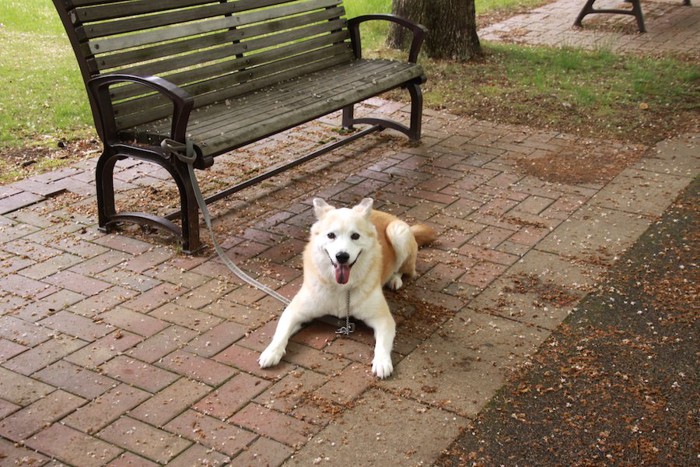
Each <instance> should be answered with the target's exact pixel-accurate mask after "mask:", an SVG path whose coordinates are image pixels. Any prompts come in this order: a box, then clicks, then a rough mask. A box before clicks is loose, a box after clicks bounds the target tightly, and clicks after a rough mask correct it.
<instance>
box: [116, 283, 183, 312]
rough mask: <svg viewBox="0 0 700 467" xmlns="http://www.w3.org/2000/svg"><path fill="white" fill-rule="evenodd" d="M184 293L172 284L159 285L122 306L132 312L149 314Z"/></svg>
mask: <svg viewBox="0 0 700 467" xmlns="http://www.w3.org/2000/svg"><path fill="white" fill-rule="evenodd" d="M184 292H185V290H183V289H181V288H178V287H176V286H174V285H172V284H160V285H157V286H155V287H153V288H151V289H149V290H147V291H146V292H144V293H142V294H140V295H137V296H136V297H134V298H132V299H130V300H128V301H126V302H124V304H123V305H124V306H125V307H127V308H130V309H132V310H134V311H140V312H149V311H151V310H155V309H156V308H158V307H160V306H162V305H163V304H166V303H169V302H172V301H173V300H175V298H176V297H178V296H179V295H182V294H183V293H184Z"/></svg>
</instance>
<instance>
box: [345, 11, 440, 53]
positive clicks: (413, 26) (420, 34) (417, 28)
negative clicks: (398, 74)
mask: <svg viewBox="0 0 700 467" xmlns="http://www.w3.org/2000/svg"><path fill="white" fill-rule="evenodd" d="M373 20H382V21H390V22H392V23H396V24H399V25H401V26H403V27H405V28H407V29H409V30H410V31H411V32H412V33H413V40H412V41H411V48H410V49H409V52H408V61H409V62H411V63H416V62H417V61H418V53H419V52H420V48H421V46H422V45H423V40H425V35H426V34H427V32H428V29H427V28H426V27H425V26H423V25H420V24H417V23H414V22H413V21H410V20H407V19H406V18H402V17H400V16H396V15H390V14H374V15H362V16H356V17H354V18H350V19H349V20H348V30H349V31H350V39H351V40H352V50H353V52H354V53H355V57H357V58H361V57H362V42H361V40H360V24H361V23H363V22H365V21H373Z"/></svg>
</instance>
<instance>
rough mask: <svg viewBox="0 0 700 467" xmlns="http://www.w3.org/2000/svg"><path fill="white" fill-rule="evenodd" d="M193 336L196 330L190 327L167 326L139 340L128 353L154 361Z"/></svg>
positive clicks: (150, 361) (181, 345)
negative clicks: (141, 340)
mask: <svg viewBox="0 0 700 467" xmlns="http://www.w3.org/2000/svg"><path fill="white" fill-rule="evenodd" d="M195 336H197V332H196V331H193V330H192V329H187V328H183V327H180V326H175V325H173V326H169V327H167V328H165V329H163V330H162V331H161V332H159V333H158V334H155V335H153V336H151V337H149V338H148V339H145V340H143V342H140V343H139V344H138V345H136V346H135V347H134V348H133V349H132V350H130V351H129V352H128V354H129V356H131V357H134V358H137V359H139V360H142V361H144V362H148V363H154V362H156V361H157V360H160V359H161V358H163V357H165V356H166V355H168V354H169V353H171V352H173V351H175V350H177V349H180V348H183V347H184V346H185V345H186V344H187V343H188V342H189V341H190V340H192V339H193V338H194V337H195Z"/></svg>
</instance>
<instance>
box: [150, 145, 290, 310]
mask: <svg viewBox="0 0 700 467" xmlns="http://www.w3.org/2000/svg"><path fill="white" fill-rule="evenodd" d="M160 146H161V148H163V150H165V153H166V156H167V157H170V156H171V155H173V154H174V155H175V156H176V157H177V158H178V160H180V161H181V162H184V163H185V164H186V165H187V170H188V172H189V174H190V179H191V180H192V189H193V191H194V197H195V199H196V200H197V205H199V210H200V211H202V217H203V218H204V223H205V224H206V225H207V230H209V236H210V237H211V242H212V244H213V245H214V250H215V251H216V253H217V254H218V255H219V258H221V261H223V262H224V264H225V265H226V266H227V267H228V268H229V269H230V270H231V272H233V273H234V274H235V275H236V276H237V277H238V278H239V279H241V280H242V281H243V282H245V283H247V284H248V285H251V286H253V287H255V288H256V289H258V290H261V291H263V292H265V293H266V294H267V295H269V296H271V297H273V298H276V299H277V300H279V301H280V302H282V303H284V304H285V305H289V300H288V299H287V298H286V297H283V296H282V295H280V294H279V293H277V292H276V291H274V290H272V289H271V288H270V287H268V286H266V285H265V284H263V283H261V282H259V281H257V280H256V279H254V278H252V277H250V276H249V275H248V274H246V273H245V271H243V270H242V269H241V268H239V267H238V266H237V265H236V263H234V262H233V261H231V258H229V257H228V256H226V254H225V253H224V250H223V249H222V248H221V246H220V245H219V242H217V241H216V236H215V235H214V229H213V228H212V225H211V216H210V215H209V209H207V203H206V202H205V201H204V197H203V196H202V192H201V190H200V189H199V183H197V177H196V175H195V173H194V161H195V160H196V159H197V153H196V151H195V150H194V146H193V144H192V141H190V140H189V139H187V140H186V142H185V143H184V144H183V143H180V142H178V141H175V140H172V139H168V138H166V139H164V140H163V141H162V142H161V143H160Z"/></svg>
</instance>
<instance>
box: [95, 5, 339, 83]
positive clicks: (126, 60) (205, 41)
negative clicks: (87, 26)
mask: <svg viewBox="0 0 700 467" xmlns="http://www.w3.org/2000/svg"><path fill="white" fill-rule="evenodd" d="M343 13H344V12H343V9H342V8H339V7H334V8H328V9H325V10H321V11H317V12H312V13H309V14H308V15H307V17H291V18H288V19H287V20H285V22H284V27H285V28H287V29H291V28H296V27H301V26H304V25H306V24H312V23H314V22H316V21H318V22H320V21H329V20H332V19H334V18H339V17H340V16H341V15H342V14H343ZM269 28H270V25H269V24H268V23H263V24H258V25H252V26H248V27H245V28H236V29H231V30H227V31H224V32H219V33H214V34H207V35H201V36H194V37H192V38H190V39H185V40H181V41H177V42H168V43H164V44H158V45H152V46H149V47H143V48H138V49H132V50H127V51H125V52H117V53H111V54H100V55H99V56H98V57H96V67H97V69H99V70H102V71H103V72H105V71H107V72H118V71H119V70H120V69H121V67H125V66H128V65H134V64H137V63H140V62H144V61H147V60H148V59H149V58H150V57H169V56H173V55H180V54H182V51H183V50H193V51H194V50H198V49H204V48H208V47H213V46H216V45H220V44H224V43H227V42H228V43H233V42H235V41H240V40H241V39H248V38H252V37H256V36H259V35H261V34H266V33H267V31H269ZM248 47H249V48H254V47H251V46H250V45H249V46H248Z"/></svg>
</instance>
